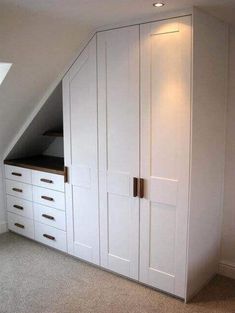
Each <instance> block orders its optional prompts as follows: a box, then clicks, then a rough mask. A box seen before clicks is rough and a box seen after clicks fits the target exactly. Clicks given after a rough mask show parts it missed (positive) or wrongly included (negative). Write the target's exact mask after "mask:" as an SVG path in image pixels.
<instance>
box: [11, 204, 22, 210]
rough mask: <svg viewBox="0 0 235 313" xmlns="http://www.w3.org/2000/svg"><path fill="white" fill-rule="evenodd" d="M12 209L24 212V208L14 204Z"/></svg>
mask: <svg viewBox="0 0 235 313" xmlns="http://www.w3.org/2000/svg"><path fill="white" fill-rule="evenodd" d="M13 207H14V208H16V209H18V210H22V211H23V210H24V208H23V207H22V206H20V205H17V204H14V205H13Z"/></svg>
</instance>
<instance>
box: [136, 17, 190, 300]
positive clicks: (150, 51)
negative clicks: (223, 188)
mask: <svg viewBox="0 0 235 313" xmlns="http://www.w3.org/2000/svg"><path fill="white" fill-rule="evenodd" d="M140 38H141V177H143V178H144V179H145V195H144V199H141V203H140V281H141V282H144V283H146V284H149V285H151V286H154V287H156V288H159V289H161V290H164V291H166V292H169V293H172V294H175V295H177V296H180V297H184V296H185V267H186V240H187V215H188V192H189V188H188V186H189V153H190V82H191V19H190V17H183V18H177V19H170V20H165V21H160V22H156V23H149V24H145V25H142V26H141V37H140Z"/></svg>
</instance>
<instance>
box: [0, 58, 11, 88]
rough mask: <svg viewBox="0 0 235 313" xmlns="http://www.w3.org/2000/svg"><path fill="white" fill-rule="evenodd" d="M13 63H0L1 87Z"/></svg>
mask: <svg viewBox="0 0 235 313" xmlns="http://www.w3.org/2000/svg"><path fill="white" fill-rule="evenodd" d="M11 66H12V64H11V63H2V62H0V85H1V83H2V82H3V80H4V78H5V77H6V75H7V73H8V71H9V69H10V68H11Z"/></svg>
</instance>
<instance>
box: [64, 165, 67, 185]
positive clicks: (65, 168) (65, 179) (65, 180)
mask: <svg viewBox="0 0 235 313" xmlns="http://www.w3.org/2000/svg"><path fill="white" fill-rule="evenodd" d="M64 182H65V183H67V182H68V167H67V166H65V167H64Z"/></svg>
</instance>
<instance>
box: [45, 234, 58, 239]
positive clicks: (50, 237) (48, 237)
mask: <svg viewBox="0 0 235 313" xmlns="http://www.w3.org/2000/svg"><path fill="white" fill-rule="evenodd" d="M43 237H45V238H47V239H50V240H55V237H53V236H50V235H47V234H43Z"/></svg>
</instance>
